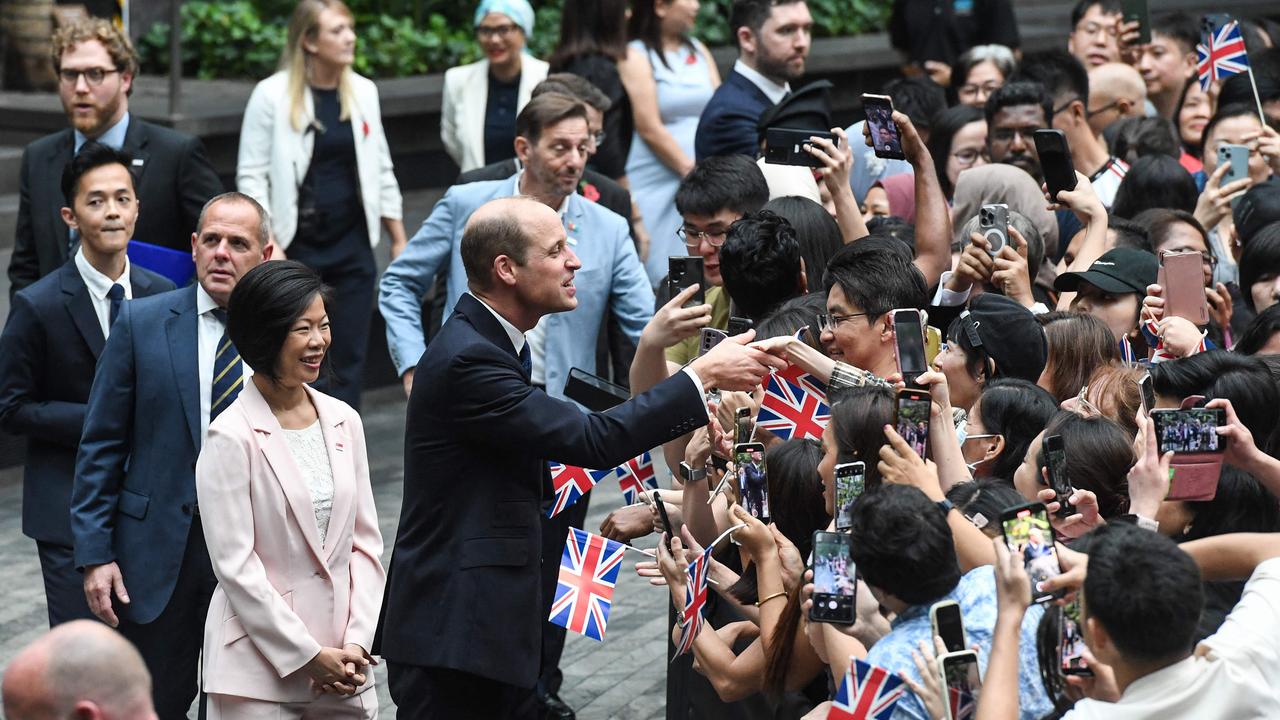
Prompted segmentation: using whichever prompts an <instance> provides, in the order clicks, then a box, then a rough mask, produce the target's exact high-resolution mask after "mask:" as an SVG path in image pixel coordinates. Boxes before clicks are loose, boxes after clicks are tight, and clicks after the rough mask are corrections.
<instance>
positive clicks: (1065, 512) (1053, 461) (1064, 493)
mask: <svg viewBox="0 0 1280 720" xmlns="http://www.w3.org/2000/svg"><path fill="white" fill-rule="evenodd" d="M1041 446H1042V447H1043V449H1044V464H1045V467H1046V469H1047V470H1048V471H1049V487H1050V488H1052V489H1053V492H1054V494H1055V495H1057V496H1058V511H1057V512H1056V513H1054V514H1055V515H1057V516H1058V517H1060V518H1066V517H1071V516H1072V515H1075V514H1076V509H1075V508H1073V507H1071V505H1069V504H1067V499H1068V498H1070V497H1071V496H1072V494H1074V493H1075V491H1076V489H1075V488H1074V487H1072V486H1071V478H1070V476H1069V475H1068V474H1067V448H1066V445H1065V444H1064V443H1063V442H1062V436H1061V435H1049V436H1048V437H1046V438H1045V439H1044V442H1043V443H1042V444H1041Z"/></svg>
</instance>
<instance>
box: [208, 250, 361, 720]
mask: <svg viewBox="0 0 1280 720" xmlns="http://www.w3.org/2000/svg"><path fill="white" fill-rule="evenodd" d="M324 294H325V288H324V286H323V285H322V284H321V281H320V277H319V276H318V275H316V273H315V272H314V271H312V270H310V269H308V268H307V267H306V266H304V265H302V264H301V263H297V262H294V261H279V262H270V263H263V264H262V265H260V266H258V267H256V268H254V269H253V270H251V271H249V272H248V273H246V274H245V275H244V277H242V278H241V279H240V281H239V283H237V284H236V289H235V291H234V292H233V293H232V294H231V299H230V302H229V303H228V307H227V310H228V314H229V317H228V320H227V339H229V340H230V343H231V345H229V346H227V347H223V348H220V350H222V351H224V352H231V353H235V352H236V351H237V350H238V351H239V354H240V357H241V359H243V361H244V362H245V363H246V364H247V365H248V366H249V367H250V368H252V370H253V376H252V379H251V380H249V381H247V382H245V383H244V386H243V389H242V390H240V393H239V396H238V397H237V398H236V400H235V402H234V403H232V404H231V405H230V406H229V407H228V408H227V409H226V410H225V411H224V412H223V413H222V414H220V415H219V416H218V418H217V419H216V420H215V421H214V422H213V423H212V424H211V425H210V426H209V436H208V439H207V440H206V441H205V445H204V449H203V451H202V452H201V454H200V459H199V462H198V463H197V464H196V490H197V493H198V496H199V503H200V514H201V517H202V519H203V520H204V523H203V524H204V528H205V530H204V534H205V540H206V542H207V544H208V546H209V557H210V559H211V560H212V562H213V571H214V574H216V575H217V577H218V588H217V590H216V591H214V594H213V600H212V601H211V602H210V604H209V614H208V617H207V618H206V620H205V630H204V690H205V692H206V693H208V695H209V703H208V711H209V713H208V714H209V717H210V718H211V719H217V718H259V717H271V718H301V717H304V716H305V717H326V718H330V717H352V718H373V717H376V716H377V712H378V710H377V705H378V701H377V693H376V692H373V691H371V688H372V687H373V674H372V671H371V668H370V667H369V664H370V663H371V662H373V660H372V658H371V657H370V656H369V653H368V649H369V647H370V645H371V643H372V641H373V633H374V628H375V627H376V625H377V621H378V612H379V609H380V607H381V604H382V590H383V584H384V579H385V574H384V572H383V569H382V563H381V562H380V561H379V556H380V555H381V554H382V535H381V533H379V531H378V519H377V514H376V511H375V509H374V505H373V490H372V488H371V486H370V484H369V464H368V459H367V457H366V454H365V442H364V430H363V427H362V425H361V422H360V416H359V415H358V414H356V412H355V411H354V410H352V409H351V408H350V407H349V406H348V405H347V404H346V403H343V402H342V401H340V400H337V399H335V398H331V397H329V396H328V395H324V394H323V393H319V392H317V391H315V390H312V389H311V388H309V387H307V383H310V382H313V381H315V379H316V378H317V376H318V375H319V373H320V367H321V361H322V360H323V359H324V356H325V351H326V350H327V349H328V347H329V321H328V317H327V315H326V314H325V305H324ZM215 365H217V361H215ZM214 385H215V386H216V385H217V382H216V380H215V382H214Z"/></svg>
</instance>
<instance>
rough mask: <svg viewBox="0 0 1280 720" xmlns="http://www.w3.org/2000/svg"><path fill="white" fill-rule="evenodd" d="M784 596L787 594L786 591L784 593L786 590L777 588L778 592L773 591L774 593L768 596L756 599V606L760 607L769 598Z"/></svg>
mask: <svg viewBox="0 0 1280 720" xmlns="http://www.w3.org/2000/svg"><path fill="white" fill-rule="evenodd" d="M786 596H787V593H786V591H785V590H779V591H778V592H776V593H774V594H772V595H770V596H769V597H766V598H761V599H760V600H757V601H756V607H760V606H761V605H763V604H765V603H767V602H769V601H770V600H772V599H774V598H779V597H786Z"/></svg>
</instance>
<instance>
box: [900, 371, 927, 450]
mask: <svg viewBox="0 0 1280 720" xmlns="http://www.w3.org/2000/svg"><path fill="white" fill-rule="evenodd" d="M932 407H933V401H932V400H930V398H929V393H927V392H925V391H923V390H912V389H910V388H903V389H901V390H899V391H898V397H897V404H896V406H895V408H894V414H893V428H894V429H895V430H897V431H898V434H899V435H901V436H902V439H903V440H906V441H907V444H908V445H910V446H911V449H912V450H914V451H915V453H916V454H917V455H919V456H920V457H922V458H923V457H925V453H926V452H927V451H928V448H929V413H930V410H931V409H932Z"/></svg>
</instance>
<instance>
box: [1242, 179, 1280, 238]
mask: <svg viewBox="0 0 1280 720" xmlns="http://www.w3.org/2000/svg"><path fill="white" fill-rule="evenodd" d="M1231 218H1232V219H1233V220H1234V221H1235V223H1236V237H1238V238H1240V244H1241V245H1244V244H1245V243H1247V242H1249V238H1252V237H1253V236H1254V235H1256V234H1257V232H1258V231H1259V230H1261V229H1262V227H1263V226H1264V225H1270V224H1271V223H1273V222H1275V221H1277V220H1280V178H1274V177H1273V178H1271V179H1269V180H1267V181H1266V182H1263V183H1258V184H1257V185H1254V186H1253V187H1251V188H1249V191H1248V192H1246V193H1245V194H1244V195H1242V196H1241V197H1240V200H1239V201H1238V202H1237V203H1236V207H1235V209H1234V210H1232V211H1231Z"/></svg>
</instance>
